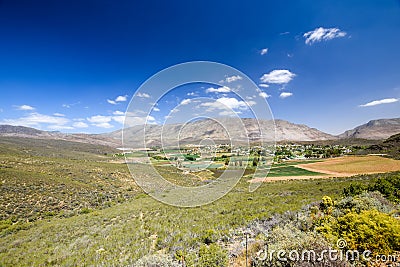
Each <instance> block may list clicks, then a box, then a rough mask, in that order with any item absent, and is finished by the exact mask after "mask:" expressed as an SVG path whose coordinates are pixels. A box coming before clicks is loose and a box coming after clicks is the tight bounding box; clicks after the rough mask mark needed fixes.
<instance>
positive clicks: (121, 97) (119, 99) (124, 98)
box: [115, 95, 128, 102]
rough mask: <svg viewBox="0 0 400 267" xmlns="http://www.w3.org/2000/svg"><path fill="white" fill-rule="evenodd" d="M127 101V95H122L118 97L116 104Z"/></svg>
mask: <svg viewBox="0 0 400 267" xmlns="http://www.w3.org/2000/svg"><path fill="white" fill-rule="evenodd" d="M127 99H128V98H127V96H126V95H120V96H117V98H116V99H115V102H125V101H126V100H127Z"/></svg>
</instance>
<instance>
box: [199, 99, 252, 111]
mask: <svg viewBox="0 0 400 267" xmlns="http://www.w3.org/2000/svg"><path fill="white" fill-rule="evenodd" d="M255 104H256V102H254V101H251V100H250V101H247V102H245V101H242V100H237V99H236V98H234V97H221V98H218V99H217V100H216V101H214V102H206V103H202V104H200V106H203V107H209V109H208V110H207V111H209V112H211V111H213V110H215V109H247V108H248V107H249V106H253V105H255Z"/></svg>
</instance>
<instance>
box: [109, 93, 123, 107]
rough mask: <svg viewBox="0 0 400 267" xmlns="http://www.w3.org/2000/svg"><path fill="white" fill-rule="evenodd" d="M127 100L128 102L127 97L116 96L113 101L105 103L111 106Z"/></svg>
mask: <svg viewBox="0 0 400 267" xmlns="http://www.w3.org/2000/svg"><path fill="white" fill-rule="evenodd" d="M127 100H128V96H127V95H120V96H117V97H116V98H115V99H114V100H111V99H107V102H108V103H109V104H111V105H116V104H118V102H125V101H127Z"/></svg>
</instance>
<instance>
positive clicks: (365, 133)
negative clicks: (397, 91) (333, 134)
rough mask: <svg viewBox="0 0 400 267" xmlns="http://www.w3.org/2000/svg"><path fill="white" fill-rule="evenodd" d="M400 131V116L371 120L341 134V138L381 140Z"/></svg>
mask: <svg viewBox="0 0 400 267" xmlns="http://www.w3.org/2000/svg"><path fill="white" fill-rule="evenodd" d="M398 133H400V118H395V119H380V120H371V121H369V122H368V123H366V124H363V125H360V126H358V127H356V128H354V129H352V130H348V131H346V132H344V133H342V134H340V135H339V138H362V139H375V140H381V139H386V138H389V137H390V136H392V135H395V134H398Z"/></svg>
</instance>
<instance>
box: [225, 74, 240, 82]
mask: <svg viewBox="0 0 400 267" xmlns="http://www.w3.org/2000/svg"><path fill="white" fill-rule="evenodd" d="M242 79H243V78H242V76H239V75H236V76H235V75H233V76H230V77H226V79H225V82H227V83H231V82H236V81H239V80H242Z"/></svg>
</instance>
